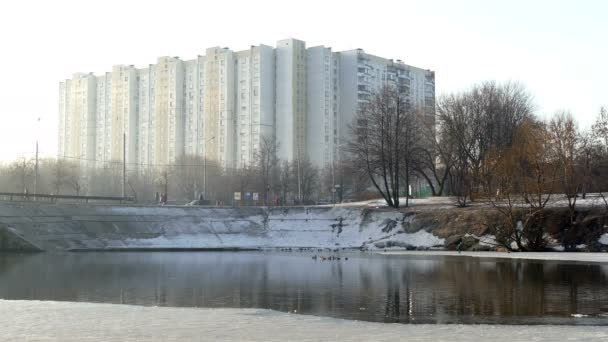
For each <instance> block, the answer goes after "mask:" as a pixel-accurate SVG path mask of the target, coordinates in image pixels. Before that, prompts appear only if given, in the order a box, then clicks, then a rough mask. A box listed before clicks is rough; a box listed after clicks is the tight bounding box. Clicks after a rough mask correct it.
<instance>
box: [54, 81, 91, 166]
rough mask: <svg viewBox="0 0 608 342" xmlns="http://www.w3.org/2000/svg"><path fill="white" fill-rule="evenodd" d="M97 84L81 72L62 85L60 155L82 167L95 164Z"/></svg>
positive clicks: (60, 92)
mask: <svg viewBox="0 0 608 342" xmlns="http://www.w3.org/2000/svg"><path fill="white" fill-rule="evenodd" d="M96 84H97V78H96V77H95V76H94V75H93V74H82V73H76V74H74V75H73V76H72V78H71V79H69V80H66V81H65V82H61V83H60V84H59V148H58V154H59V156H60V157H64V158H73V159H76V160H79V161H80V164H81V165H83V166H93V165H92V164H94V161H95V135H96V132H95V130H96V127H95V122H96V120H95V116H96V108H97V107H96V98H97V86H96Z"/></svg>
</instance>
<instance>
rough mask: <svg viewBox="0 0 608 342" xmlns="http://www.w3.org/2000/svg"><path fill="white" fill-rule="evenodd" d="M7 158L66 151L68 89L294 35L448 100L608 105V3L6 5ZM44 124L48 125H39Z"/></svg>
mask: <svg viewBox="0 0 608 342" xmlns="http://www.w3.org/2000/svg"><path fill="white" fill-rule="evenodd" d="M0 32H2V33H1V35H0V37H1V40H0V44H1V45H0V46H1V48H2V53H0V62H1V63H0V65H1V66H2V73H1V74H0V94H1V95H0V100H1V102H0V104H1V107H0V108H1V109H2V111H1V112H0V115H1V117H2V121H1V125H0V144H1V145H0V147H1V149H0V159H1V160H10V159H14V158H16V157H18V156H19V155H21V154H23V153H29V154H28V155H31V154H32V153H33V152H34V150H35V141H36V137H38V138H39V140H40V145H41V147H40V149H41V152H42V153H43V154H45V155H55V154H56V153H57V117H58V92H59V90H58V89H59V82H60V81H62V80H64V79H66V78H70V77H71V75H72V73H74V72H94V73H96V74H100V73H102V72H105V71H110V70H111V67H112V65H114V64H134V65H135V66H136V67H142V66H146V65H148V64H151V63H155V61H156V58H157V57H158V56H164V55H169V56H179V57H180V58H182V59H191V58H194V57H195V56H196V55H199V54H200V55H203V54H204V52H205V48H207V47H211V46H218V45H219V46H222V47H229V48H231V49H233V50H241V49H246V48H248V47H249V46H250V45H258V44H267V45H271V46H274V45H275V42H276V41H277V40H280V39H284V38H289V37H292V38H298V39H301V40H304V41H306V43H307V46H315V45H325V46H330V47H332V48H333V49H334V51H340V50H347V49H354V48H363V49H364V50H365V51H366V52H368V53H371V54H375V55H379V56H382V57H386V58H394V59H401V60H403V61H404V62H405V63H407V64H410V65H414V66H417V67H421V68H427V69H432V70H435V71H436V82H437V84H436V86H437V94H438V95H440V94H444V93H448V92H454V91H461V90H464V89H467V88H468V87H470V86H471V85H472V84H474V83H477V82H481V81H484V80H497V81H506V80H516V81H520V82H522V83H524V84H525V85H526V87H527V88H528V89H529V90H530V92H531V93H533V95H534V98H535V102H536V105H537V108H538V114H539V115H541V116H543V117H545V116H549V115H550V114H551V113H553V112H554V111H556V110H558V109H568V110H571V111H572V113H573V114H574V115H575V117H576V118H577V119H578V120H579V122H580V123H581V125H582V126H583V127H584V126H588V125H589V124H590V123H591V122H592V121H593V120H594V119H595V116H596V114H597V112H598V111H599V107H600V106H601V105H608V85H607V81H608V65H607V64H608V1H604V0H573V1H566V0H564V1H559V0H546V1H544V0H537V1H535V0H509V1H507V0H502V1H490V0H485V1H482V0H479V1H477V0H457V1H450V0H445V1H439V0H437V1H430V0H424V1H406V0H401V1H381V0H374V1H353V0H350V1H329V0H323V1H316V0H315V1H312V0H308V1H287V0H284V1H260V0H256V1H234V0H233V1H228V0H224V1H221V0H215V1H209V2H206V1H200V0H199V1H182V0H170V1H169V0H166V1H128V0H121V1H116V0H100V1H86V0H80V1H67V0H53V1H28V0H19V1H2V3H1V4H0ZM38 117H40V118H41V121H40V124H37V123H36V122H37V120H36V119H37V118H38Z"/></svg>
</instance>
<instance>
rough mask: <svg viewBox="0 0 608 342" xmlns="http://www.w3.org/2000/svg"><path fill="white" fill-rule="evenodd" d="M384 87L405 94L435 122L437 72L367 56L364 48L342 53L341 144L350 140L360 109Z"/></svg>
mask: <svg viewBox="0 0 608 342" xmlns="http://www.w3.org/2000/svg"><path fill="white" fill-rule="evenodd" d="M384 85H391V86H394V87H397V89H398V90H399V91H400V92H401V93H403V94H405V95H406V96H407V97H408V99H409V100H410V104H411V105H412V106H413V107H414V108H415V109H417V110H421V111H423V112H424V113H425V114H426V115H427V117H428V119H429V121H431V120H432V122H434V113H435V72H434V71H430V70H423V69H420V68H415V67H412V66H409V65H407V64H404V63H403V62H402V61H401V60H397V61H393V60H392V59H386V58H382V57H377V56H374V55H370V54H367V53H365V51H363V50H362V49H356V50H351V51H344V52H340V87H339V88H340V123H339V130H338V131H339V132H340V144H344V143H345V142H346V141H348V139H349V138H350V137H349V134H350V132H349V125H350V123H351V122H352V121H353V120H354V119H355V117H356V115H357V111H358V108H359V106H360V105H361V104H362V103H365V102H367V101H369V100H370V99H371V96H372V95H373V94H374V93H375V92H376V91H378V90H379V89H380V88H381V87H382V86H384Z"/></svg>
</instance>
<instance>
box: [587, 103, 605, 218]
mask: <svg viewBox="0 0 608 342" xmlns="http://www.w3.org/2000/svg"><path fill="white" fill-rule="evenodd" d="M591 134H592V139H593V141H594V142H595V143H596V150H595V151H596V153H597V159H596V163H597V164H596V168H595V170H594V174H593V180H594V183H595V186H596V187H597V189H598V192H599V195H600V197H601V198H602V200H603V202H604V206H605V208H606V211H608V198H607V195H606V192H608V109H606V107H601V108H600V112H599V114H598V116H597V118H596V120H595V123H594V124H593V126H592V127H591Z"/></svg>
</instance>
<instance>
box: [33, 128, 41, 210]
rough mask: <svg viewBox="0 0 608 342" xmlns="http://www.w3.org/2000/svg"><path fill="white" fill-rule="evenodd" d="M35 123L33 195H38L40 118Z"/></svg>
mask: <svg viewBox="0 0 608 342" xmlns="http://www.w3.org/2000/svg"><path fill="white" fill-rule="evenodd" d="M36 121H37V122H38V125H36V126H37V127H36V165H35V166H34V195H35V194H37V193H38V131H39V130H40V128H39V126H40V125H39V123H40V118H38V120H36ZM35 198H36V197H34V199H35Z"/></svg>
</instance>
